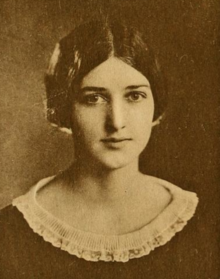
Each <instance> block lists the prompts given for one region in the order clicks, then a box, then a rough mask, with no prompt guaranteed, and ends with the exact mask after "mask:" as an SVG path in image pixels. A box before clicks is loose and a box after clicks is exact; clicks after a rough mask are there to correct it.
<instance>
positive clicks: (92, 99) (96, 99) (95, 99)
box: [84, 94, 107, 104]
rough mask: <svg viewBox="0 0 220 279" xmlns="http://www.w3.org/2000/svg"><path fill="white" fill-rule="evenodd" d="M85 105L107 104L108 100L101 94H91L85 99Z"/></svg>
mask: <svg viewBox="0 0 220 279" xmlns="http://www.w3.org/2000/svg"><path fill="white" fill-rule="evenodd" d="M84 101H85V103H87V104H101V103H105V102H106V101H107V100H106V98H105V97H104V96H102V95H99V94H89V95H86V96H85V98H84Z"/></svg>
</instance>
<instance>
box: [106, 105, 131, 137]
mask: <svg viewBox="0 0 220 279" xmlns="http://www.w3.org/2000/svg"><path fill="white" fill-rule="evenodd" d="M125 119H126V111H125V108H124V107H123V104H122V103H121V102H119V101H118V102H112V103H111V104H110V105H109V108H108V112H107V118H106V128H107V130H108V131H110V132H112V131H118V130H120V129H123V128H125V126H126V125H125Z"/></svg>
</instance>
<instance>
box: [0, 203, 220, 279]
mask: <svg viewBox="0 0 220 279" xmlns="http://www.w3.org/2000/svg"><path fill="white" fill-rule="evenodd" d="M198 221H199V220H198V219H197V218H196V217H194V218H192V220H190V221H189V224H188V225H187V226H186V227H185V228H184V230H183V231H182V232H181V233H177V234H176V236H175V237H174V238H173V239H172V240H171V241H170V242H168V243H167V244H166V245H164V246H161V247H159V248H157V249H155V250H154V251H152V252H151V253H150V254H149V255H147V256H143V257H141V258H138V259H131V260H129V261H128V262H126V263H121V262H102V261H99V262H89V261H86V260H84V259H79V258H77V257H76V256H74V255H70V254H68V253H67V252H66V251H62V250H60V249H59V248H56V247H54V246H52V245H51V244H50V243H48V242H45V241H44V240H43V238H42V237H41V236H39V235H38V234H36V233H34V232H33V231H32V229H31V228H30V227H29V225H28V223H27V222H26V221H25V220H24V218H23V216H22V214H21V213H20V212H19V211H18V210H17V208H16V207H13V206H8V207H6V208H4V209H3V210H1V212H0V242H1V244H0V247H1V249H0V278H1V279H6V278H7V279H10V278H13V279H16V278H18V279H20V278H31V279H37V278H40V279H44V278H57V279H59V278H65V279H68V278H77V279H78V278H83V279H86V278H89V279H92V278H95V279H98V278H101V279H102V278H105V279H107V278H118V279H120V278H125V279H129V278H137V279H142V278H143V279H151V278H152V279H197V278H198V279H219V278H220V276H219V277H212V274H213V275H214V274H217V273H216V271H217V268H218V267H214V266H213V268H210V267H211V265H210V263H207V262H206V260H205V259H206V258H208V257H203V255H202V254H201V252H204V249H203V247H202V245H203V243H202V242H201V239H202V238H201V237H200V233H199V230H198V224H197V223H198ZM204 241H206V240H205V239H204ZM203 258H204V260H202V259H203ZM207 267H209V268H208V269H207Z"/></svg>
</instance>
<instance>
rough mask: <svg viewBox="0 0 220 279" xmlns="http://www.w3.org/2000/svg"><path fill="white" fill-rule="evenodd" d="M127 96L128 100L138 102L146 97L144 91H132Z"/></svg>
mask: <svg viewBox="0 0 220 279" xmlns="http://www.w3.org/2000/svg"><path fill="white" fill-rule="evenodd" d="M127 98H128V100H129V101H130V102H140V101H142V100H143V99H146V98H147V95H146V94H145V93H144V92H136V91H134V92H130V93H129V95H128V97H127Z"/></svg>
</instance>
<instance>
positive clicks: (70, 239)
mask: <svg viewBox="0 0 220 279" xmlns="http://www.w3.org/2000/svg"><path fill="white" fill-rule="evenodd" d="M55 177H56V176H51V177H48V178H44V179H42V180H40V181H39V182H38V183H37V184H36V185H34V186H33V187H32V188H31V190H30V191H29V192H28V193H26V194H25V195H23V196H20V197H18V198H16V199H15V200H14V201H13V205H14V206H16V207H17V208H18V210H19V211H20V212H22V214H23V216H24V218H25V219H26V221H27V222H28V224H29V226H30V227H31V228H32V229H33V231H34V232H36V233H38V234H39V235H40V236H42V237H43V238H44V240H45V241H47V242H50V243H51V244H52V245H53V246H55V247H60V248H61V249H62V250H65V251H67V252H69V253H70V254H72V255H75V256H77V257H79V258H84V259H86V260H89V261H98V260H103V261H119V262H120V261H121V262H125V261H128V260H129V259H131V258H138V257H141V256H144V255H147V254H149V253H150V251H152V250H154V248H156V247H158V246H161V245H163V244H165V243H167V242H168V241H169V240H170V239H171V238H172V237H173V236H174V235H175V234H176V232H178V231H180V230H182V229H183V227H184V226H185V225H186V223H187V221H188V220H189V219H191V218H192V216H193V215H194V212H195V209H196V206H197V203H198V198H197V196H196V194H195V193H193V192H188V191H185V190H182V189H181V188H179V187H177V186H175V185H173V184H171V183H169V182H167V181H165V180H162V179H159V178H156V177H152V176H148V177H149V178H150V179H152V180H153V182H154V183H159V184H160V185H161V186H163V187H164V188H165V189H166V190H168V191H169V192H170V194H171V197H172V198H171V201H170V203H169V204H168V205H167V206H166V207H165V208H164V210H163V211H162V212H161V213H160V214H159V215H157V216H156V217H155V218H154V219H153V220H152V221H151V222H149V223H148V224H146V225H145V226H143V227H142V228H140V229H138V230H135V231H133V232H130V233H126V234H120V235H102V234H97V233H90V232H85V231H82V230H79V229H76V228H75V227H73V226H71V225H69V224H66V223H64V222H63V221H62V220H60V219H58V218H56V217H55V216H54V215H53V214H52V213H50V212H48V211H47V210H46V209H44V208H43V207H42V206H41V205H40V204H39V203H38V202H37V199H36V195H37V192H38V191H39V190H40V189H42V188H43V187H44V186H46V185H47V184H48V183H49V182H50V181H52V180H53V179H54V178H55Z"/></svg>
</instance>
